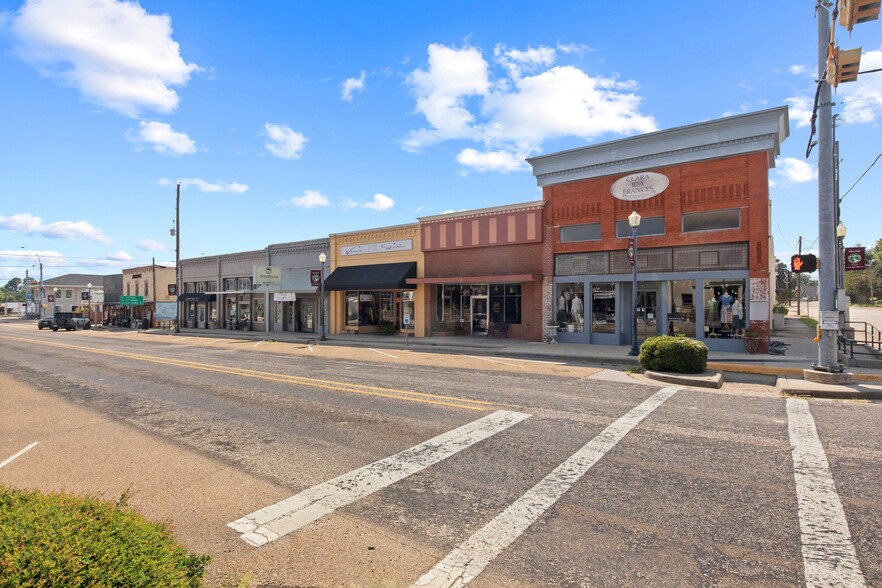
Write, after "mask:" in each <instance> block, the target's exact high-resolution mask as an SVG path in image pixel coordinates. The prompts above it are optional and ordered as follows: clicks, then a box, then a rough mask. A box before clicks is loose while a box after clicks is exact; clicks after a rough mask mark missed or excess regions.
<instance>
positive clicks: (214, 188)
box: [179, 178, 248, 194]
mask: <svg viewBox="0 0 882 588" xmlns="http://www.w3.org/2000/svg"><path fill="white" fill-rule="evenodd" d="M179 181H180V182H181V189H184V188H187V187H188V186H194V187H196V188H198V189H199V191H200V192H202V193H204V194H217V193H220V192H224V193H229V194H244V193H245V192H247V191H248V186H247V185H245V184H240V183H238V182H207V181H205V180H203V179H202V178H183V179H181V180H179Z"/></svg>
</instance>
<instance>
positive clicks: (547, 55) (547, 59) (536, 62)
mask: <svg viewBox="0 0 882 588" xmlns="http://www.w3.org/2000/svg"><path fill="white" fill-rule="evenodd" d="M493 55H494V56H495V57H496V62H497V63H499V64H500V65H502V67H504V68H505V69H506V70H507V71H508V75H509V76H510V77H511V78H512V79H515V80H517V79H520V77H521V75H523V73H524V72H525V71H535V70H536V69H538V68H540V67H542V66H550V65H551V64H553V63H554V62H555V59H556V58H557V52H556V51H555V50H554V49H552V48H551V47H537V48H535V49H532V48H531V49H527V50H525V51H521V50H520V49H509V48H507V47H506V46H505V45H502V44H499V45H497V46H496V47H495V48H494V49H493Z"/></svg>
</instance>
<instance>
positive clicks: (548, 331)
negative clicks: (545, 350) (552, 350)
mask: <svg viewBox="0 0 882 588" xmlns="http://www.w3.org/2000/svg"><path fill="white" fill-rule="evenodd" d="M558 328H559V326H558V323H557V321H554V320H551V321H548V323H547V324H546V325H545V329H544V331H545V332H544V337H543V339H544V340H545V342H546V343H551V342H554V341H556V339H555V337H556V336H557V329H558Z"/></svg>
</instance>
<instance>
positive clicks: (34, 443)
mask: <svg viewBox="0 0 882 588" xmlns="http://www.w3.org/2000/svg"><path fill="white" fill-rule="evenodd" d="M39 444H40V442H39V441H34V442H33V443H31V444H30V445H28V446H27V447H25V448H24V449H22V450H21V451H19V452H18V453H16V454H15V455H13V456H12V457H8V458H6V459H5V460H3V461H0V469H2V468H3V467H4V466H7V465H9V464H11V463H12V462H13V461H15V460H16V459H18V458H19V457H21V456H22V455H24V454H25V453H27V452H28V451H30V450H31V449H33V448H34V447H36V446H37V445H39Z"/></svg>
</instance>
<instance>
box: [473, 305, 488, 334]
mask: <svg viewBox="0 0 882 588" xmlns="http://www.w3.org/2000/svg"><path fill="white" fill-rule="evenodd" d="M471 308H472V334H473V335H478V334H480V335H486V334H487V297H486V296H472V305H471Z"/></svg>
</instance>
